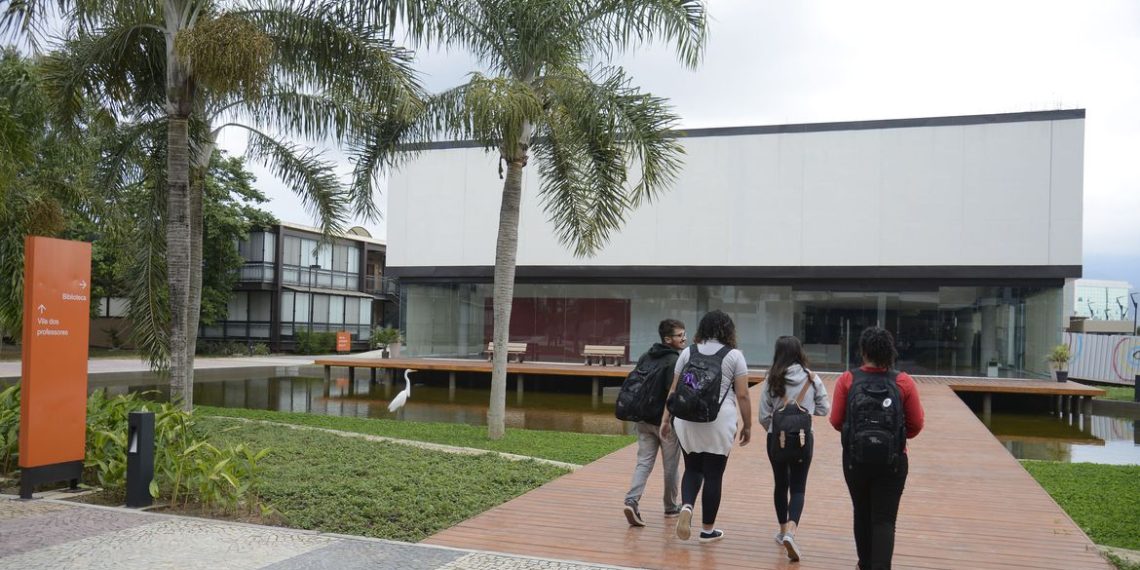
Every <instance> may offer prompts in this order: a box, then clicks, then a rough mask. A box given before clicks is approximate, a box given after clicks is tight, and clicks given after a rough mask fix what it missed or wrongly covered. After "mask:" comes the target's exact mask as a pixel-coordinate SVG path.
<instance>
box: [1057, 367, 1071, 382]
mask: <svg viewBox="0 0 1140 570" xmlns="http://www.w3.org/2000/svg"><path fill="white" fill-rule="evenodd" d="M1053 373H1054V374H1056V375H1057V381H1058V382H1068V381H1069V371H1068V370H1056V371H1054V372H1053Z"/></svg>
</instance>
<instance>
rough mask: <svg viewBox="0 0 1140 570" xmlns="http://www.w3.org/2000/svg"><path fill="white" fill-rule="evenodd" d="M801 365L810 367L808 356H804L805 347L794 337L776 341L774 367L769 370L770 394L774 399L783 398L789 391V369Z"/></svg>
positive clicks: (773, 356)
mask: <svg viewBox="0 0 1140 570" xmlns="http://www.w3.org/2000/svg"><path fill="white" fill-rule="evenodd" d="M795 364H799V365H800V366H802V367H804V369H806V368H807V367H808V359H807V355H806V354H804V345H803V344H801V343H800V339H798V338H796V337H794V336H782V337H780V338H778V339H776V351H775V353H774V354H773V355H772V367H771V368H769V369H768V377H767V378H766V380H767V381H768V393H769V394H771V395H772V397H773V398H783V397H784V394H785V393H786V390H787V385H788V379H787V372H788V368H789V367H791V366H792V365H795Z"/></svg>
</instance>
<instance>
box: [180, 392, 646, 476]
mask: <svg viewBox="0 0 1140 570" xmlns="http://www.w3.org/2000/svg"><path fill="white" fill-rule="evenodd" d="M195 413H197V414H198V415H200V416H217V417H223V416H224V417H234V418H246V419H254V420H267V421H273V422H282V423H289V424H296V425H305V426H314V427H321V428H328V429H335V430H340V431H350V432H355V433H363V434H369V435H379V436H384V437H392V438H396V439H410V440H414V441H426V442H431V443H440V444H444V445H454V446H457V447H472V448H475V449H486V450H488V451H500V452H504V453H514V454H517V455H525V456H528V457H540V458H543V459H551V460H554V461H562V462H565V463H573V464H576V465H585V464H587V463H590V462H592V461H594V460H596V459H598V458H600V457H603V456H605V455H608V454H609V453H611V452H613V451H616V450H618V449H621V448H623V447H625V446H627V445H629V444H631V443H633V442H635V441H637V438H636V437H634V436H632V435H629V436H624V435H620V436H619V435H594V434H581V433H570V432H558V431H540V430H524V429H508V430H507V432H506V435H505V436H504V437H503V439H500V440H498V441H492V440H490V439H487V428H486V427H482V426H469V425H465V424H449V423H428V422H403V421H399V420H388V419H369V418H346V417H337V416H321V415H316V414H304V413H294V412H270V411H265V410H246V409H240V408H216V407H210V406H196V407H195Z"/></svg>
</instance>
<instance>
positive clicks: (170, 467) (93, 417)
mask: <svg viewBox="0 0 1140 570" xmlns="http://www.w3.org/2000/svg"><path fill="white" fill-rule="evenodd" d="M146 395H147V394H144V395H139V394H135V393H132V394H128V395H125V396H115V397H113V398H108V397H107V396H106V394H105V393H104V392H103V391H102V390H96V391H95V392H94V393H92V394H91V396H90V397H88V398H87V442H86V449H87V451H86V457H85V458H84V461H83V466H84V474H83V478H84V480H85V481H87V482H88V483H93V484H97V485H99V486H100V487H102V488H103V489H104V490H105V491H107V492H108V493H110V494H111V495H113V496H115V497H117V498H120V499H121V498H122V497H123V496H124V495H125V493H126V483H127V418H128V416H129V414H130V413H131V412H136V411H153V412H154V414H155V419H154V428H155V429H154V431H155V435H154V438H155V442H154V447H155V449H154V455H155V457H154V463H155V472H154V475H155V476H154V481H152V482H151V486H150V492H151V495H152V496H153V497H155V498H156V499H159V498H169V501H170V503H171V504H175V505H178V504H182V505H186V504H189V503H191V502H195V503H198V504H200V505H202V506H205V507H209V508H216V509H221V510H224V511H228V512H232V511H237V510H239V509H247V510H250V511H252V510H253V509H255V508H258V507H260V506H261V505H260V502H259V500H258V494H257V489H258V485H259V483H260V479H261V466H260V463H259V462H260V461H261V459H262V458H263V457H265V455H266V454H267V453H268V452H269V450H267V449H262V450H257V451H255V450H253V449H250V448H249V447H248V446H246V445H245V444H242V443H238V444H236V445H231V446H225V447H217V446H214V445H212V444H211V443H209V442H208V441H207V439H206V438H207V434H206V433H205V430H204V429H200V428H198V427H197V425H196V422H195V418H194V415H193V413H192V412H185V411H182V410H181V409H179V408H177V407H175V406H172V405H170V404H166V403H164V404H157V403H154V402H150V401H147V400H146V399H145V397H144V396H146ZM19 404H20V392H19V386H12V387H10V388H8V389H6V390H4V391H2V392H0V438H3V439H2V440H0V444H3V447H0V453H2V454H3V455H0V467H2V468H3V472H5V473H6V472H8V471H9V470H10V469H11V468H14V467H15V465H16V455H17V453H18V451H19V440H18V431H19V426H20V420H19Z"/></svg>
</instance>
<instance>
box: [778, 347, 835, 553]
mask: <svg viewBox="0 0 1140 570" xmlns="http://www.w3.org/2000/svg"><path fill="white" fill-rule="evenodd" d="M807 365H808V361H807V356H805V355H804V349H803V345H802V344H800V339H798V338H796V337H794V336H782V337H780V338H779V339H777V340H776V351H775V354H774V355H773V356H772V366H771V368H769V369H768V375H767V377H766V378H765V379H764V384H763V385H762V386H761V390H760V394H761V396H760V425H762V426H764V429H765V430H766V431H767V432H768V446H767V447H768V459H769V461H771V463H772V475H773V478H774V479H775V489H774V491H773V497H774V499H775V505H776V520H778V521H779V522H780V530H779V532H777V533H776V543H777V544H779V545H780V546H782V547H784V549H785V550H787V552H788V558H790V559H791V560H792V561H793V562H794V561H797V560H799V559H800V548H799V545H797V544H796V541H795V535H796V528H797V527H799V524H800V514H801V513H802V512H803V510H804V491H805V488H806V487H807V476H808V468H810V467H811V456H812V448H811V445H812V441H814V437H809V438H808V439H807V442H806V445H807V447H806V450H805V451H806V455H805V457H803V459H802V460H801V461H785V460H782V459H779V458H777V457H775V456H774V455H773V453H772V450H773V446H774V445H775V444H776V442H775V434H773V433H772V414H773V412H774V411H775V410H778V409H780V408H781V407H782V406H784V405H785V404H788V405H793V406H794V405H795V403H796V402H797V401H798V402H799V403H800V406H801V407H802V408H803V409H804V410H805V411H806V412H807V413H808V414H812V415H816V416H826V415H827V413H828V411H830V409H831V405H830V404H829V403H828V399H827V388H825V387H824V385H823V382H822V381H820V379H819V376H817V375H816V374H815V373H813V372H811V371H810V370H808V369H807ZM803 390H808V392H806V393H804V394H803V397H800V395H801V394H800V393H801V392H802V391H803ZM809 396H810V397H809Z"/></svg>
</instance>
